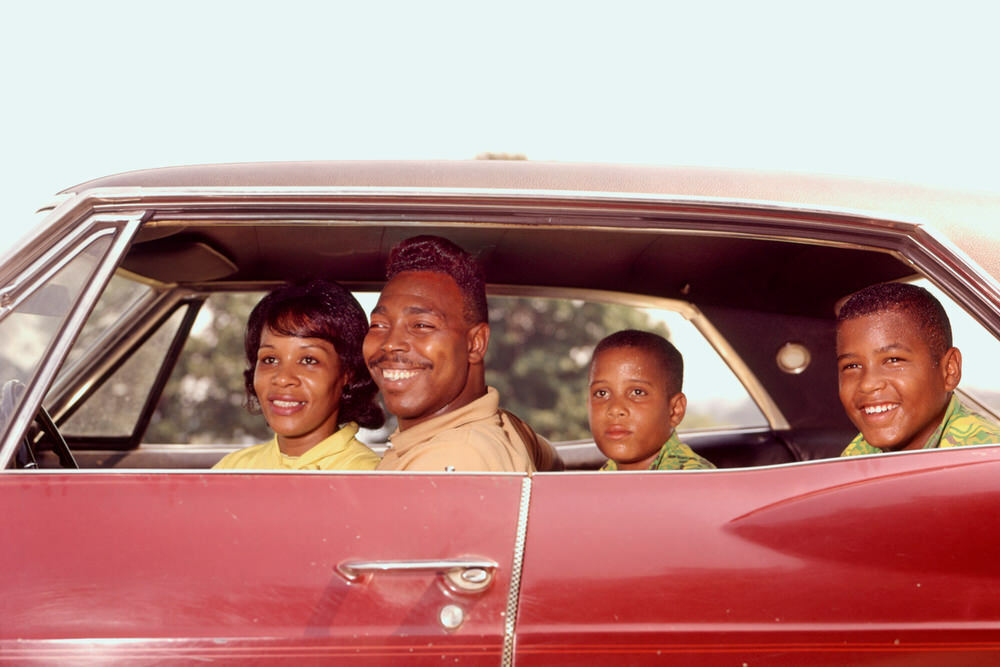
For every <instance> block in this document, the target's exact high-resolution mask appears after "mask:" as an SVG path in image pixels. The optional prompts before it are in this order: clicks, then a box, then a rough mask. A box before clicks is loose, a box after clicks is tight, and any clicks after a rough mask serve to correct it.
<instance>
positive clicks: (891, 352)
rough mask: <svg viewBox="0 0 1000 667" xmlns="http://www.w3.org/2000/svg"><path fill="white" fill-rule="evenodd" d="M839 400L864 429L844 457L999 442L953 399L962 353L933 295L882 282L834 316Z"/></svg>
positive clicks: (990, 426)
mask: <svg viewBox="0 0 1000 667" xmlns="http://www.w3.org/2000/svg"><path fill="white" fill-rule="evenodd" d="M837 364H838V368H839V370H838V377H839V384H840V402H841V403H842V404H843V406H844V410H845V411H846V412H847V416H848V417H849V418H850V419H851V421H852V422H853V423H854V425H855V426H856V427H857V428H858V430H860V431H861V433H859V434H858V435H857V437H856V438H854V440H852V441H851V443H850V444H849V445H848V446H847V448H846V449H845V450H844V451H843V452H842V453H841V456H857V455H859V454H878V453H882V452H893V451H901V450H907V449H932V448H935V447H958V446H962V445H982V444H988V443H1000V426H998V425H997V424H995V423H993V422H991V421H989V420H988V419H986V418H984V417H982V416H980V415H978V414H975V413H973V412H971V411H970V410H969V409H968V408H966V407H965V406H964V405H962V403H961V402H960V401H959V400H958V399H957V398H956V397H955V396H954V395H953V391H954V389H955V387H957V386H958V383H959V380H961V379H962V354H961V352H959V351H958V348H955V347H952V340H951V323H950V322H949V321H948V316H947V314H946V313H945V312H944V308H942V307H941V304H940V303H939V302H938V300H937V299H935V298H934V297H933V296H932V295H931V293H930V292H928V291H927V290H925V289H923V288H922V287H917V286H916V285H908V284H905V283H882V284H878V285H872V286H870V287H866V288H864V289H862V290H860V291H858V292H855V293H854V294H852V295H851V296H850V297H849V298H848V300H847V301H846V302H845V303H844V305H843V307H842V308H841V309H840V312H839V313H838V314H837Z"/></svg>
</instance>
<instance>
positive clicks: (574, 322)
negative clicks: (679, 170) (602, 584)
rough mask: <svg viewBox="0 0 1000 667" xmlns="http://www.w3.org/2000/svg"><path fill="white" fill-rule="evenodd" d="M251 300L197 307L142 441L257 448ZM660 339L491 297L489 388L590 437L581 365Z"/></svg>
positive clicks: (609, 311)
mask: <svg viewBox="0 0 1000 667" xmlns="http://www.w3.org/2000/svg"><path fill="white" fill-rule="evenodd" d="M260 297H261V294H258V293H252V294H250V293H241V294H216V295H214V296H212V298H211V299H210V300H209V301H208V302H207V303H206V304H205V306H203V307H202V312H201V313H200V314H199V317H198V322H197V323H196V324H195V327H194V331H193V332H192V335H191V337H190V338H189V339H188V341H187V344H186V345H185V347H184V351H183V353H182V355H181V359H180V360H179V361H178V363H177V366H176V368H175V369H174V372H173V374H172V375H171V378H170V381H169V382H168V383H167V387H166V390H165V392H164V398H163V399H162V400H161V401H160V405H159V406H157V409H156V412H155V414H154V416H153V420H152V423H151V424H150V427H149V430H148V431H147V434H146V438H145V441H146V442H159V443H173V442H180V443H183V442H217V443H251V442H263V441H264V440H267V439H268V438H269V437H270V432H269V431H268V428H267V424H266V422H265V421H264V418H263V417H261V416H260V415H251V414H250V413H248V412H247V410H246V409H245V408H244V407H243V404H244V402H245V398H246V396H245V392H244V389H243V370H244V368H245V367H246V362H245V360H244V354H243V332H244V327H245V325H246V319H247V316H248V315H249V313H250V310H251V309H252V308H253V306H254V304H255V303H256V302H257V301H258V300H259V299H260ZM627 328H639V329H646V330H649V331H656V332H657V333H660V334H662V335H664V336H668V335H669V332H668V330H667V328H666V326H665V325H663V324H660V323H657V322H653V321H652V320H650V318H649V317H648V316H647V315H646V314H645V313H643V312H641V311H637V310H635V309H633V308H630V307H627V306H617V305H609V304H598V303H584V302H582V301H568V300H557V299H533V298H508V297H496V298H491V300H490V330H491V335H490V346H489V354H488V355H487V358H486V366H487V382H488V383H489V384H490V385H492V386H494V387H496V388H497V389H498V390H499V392H500V396H501V398H502V403H503V406H504V407H505V408H507V409H509V410H511V411H513V412H514V413H515V414H517V415H518V416H520V417H521V418H522V419H524V420H525V421H527V422H528V423H529V424H531V425H532V426H533V427H534V428H535V429H536V430H537V431H538V432H539V433H541V434H543V435H545V436H547V437H549V438H552V439H554V440H572V439H580V438H587V437H589V431H588V428H587V400H586V399H587V394H586V387H587V366H588V364H589V363H590V354H591V352H592V351H593V348H594V345H596V344H597V342H598V341H599V340H600V339H601V338H603V337H604V336H606V335H607V334H609V333H612V332H614V331H618V330H619V329H627Z"/></svg>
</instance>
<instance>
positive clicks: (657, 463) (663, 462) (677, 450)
mask: <svg viewBox="0 0 1000 667" xmlns="http://www.w3.org/2000/svg"><path fill="white" fill-rule="evenodd" d="M714 467H715V466H714V465H712V462H711V461H709V460H708V459H705V458H702V457H700V456H698V455H697V454H695V453H694V450H693V449H691V448H690V447H688V446H687V445H685V444H684V443H683V442H681V441H680V439H679V438H678V437H677V431H674V432H673V433H671V434H670V439H669V440H667V442H666V444H665V445H663V446H662V447H660V451H659V452H657V454H656V458H654V459H653V462H652V463H650V464H649V468H648V470H702V469H705V468H714ZM601 470H618V464H617V463H615V462H614V461H613V460H612V459H608V462H607V463H605V464H604V465H603V466H602V467H601Z"/></svg>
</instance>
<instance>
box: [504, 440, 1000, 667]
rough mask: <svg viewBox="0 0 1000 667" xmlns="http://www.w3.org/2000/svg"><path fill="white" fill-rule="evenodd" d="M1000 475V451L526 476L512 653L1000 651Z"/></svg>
mask: <svg viewBox="0 0 1000 667" xmlns="http://www.w3.org/2000/svg"><path fill="white" fill-rule="evenodd" d="M998 480H1000V448H988V449H965V450H960V449H955V450H950V451H936V452H927V453H917V454H914V455H905V456H891V457H874V458H866V459H852V460H849V459H843V460H835V461H828V462H818V463H811V464H807V465H793V466H783V467H778V468H761V469H746V470H731V471H710V472H677V473H640V474H625V473H617V474H611V473H604V474H600V475H567V474H548V475H537V476H535V478H534V482H533V489H532V498H531V513H530V519H529V523H528V537H527V547H526V555H525V563H524V573H523V579H522V587H521V597H520V609H519V613H518V638H517V647H518V664H519V665H535V664H552V663H554V662H556V663H559V664H587V665H595V664H609V665H610V664H633V663H634V662H646V661H649V662H653V661H656V660H662V659H664V657H665V656H673V658H672V660H673V661H675V662H679V663H680V664H691V665H723V664H726V665H729V664H737V665H738V664H741V663H742V662H746V663H747V664H750V665H754V664H761V663H762V661H763V664H782V665H796V664H810V665H819V664H822V665H842V664H906V665H915V664H916V665H920V664H963V665H973V664H997V663H998V661H1000V539H998V538H997V537H996V535H997V524H998V521H1000V519H998V518H997V517H1000V484H998ZM569 517H572V520H569V519H568V518H569ZM734 661H735V662H734ZM949 661H950V662H949Z"/></svg>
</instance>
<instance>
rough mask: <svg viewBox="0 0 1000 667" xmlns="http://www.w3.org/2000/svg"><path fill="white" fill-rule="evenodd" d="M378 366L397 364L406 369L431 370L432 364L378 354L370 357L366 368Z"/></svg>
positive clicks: (394, 355) (399, 356)
mask: <svg viewBox="0 0 1000 667" xmlns="http://www.w3.org/2000/svg"><path fill="white" fill-rule="evenodd" d="M380 364H397V365H400V366H406V367H408V368H420V369H429V368H433V364H431V363H430V362H426V361H413V360H412V359H408V358H406V357H404V356H402V355H400V354H380V355H378V356H377V357H372V358H371V359H369V360H368V368H375V367H376V366H378V365H380Z"/></svg>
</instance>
